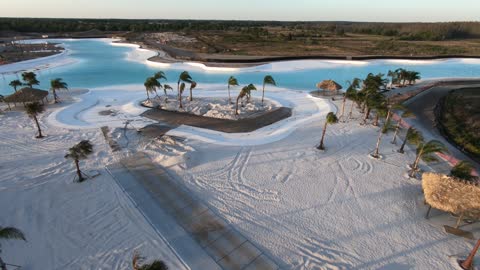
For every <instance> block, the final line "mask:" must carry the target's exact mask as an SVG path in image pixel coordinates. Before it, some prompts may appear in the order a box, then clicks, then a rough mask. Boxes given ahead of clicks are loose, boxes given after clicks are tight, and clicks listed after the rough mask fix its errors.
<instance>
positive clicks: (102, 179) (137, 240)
mask: <svg viewBox="0 0 480 270" xmlns="http://www.w3.org/2000/svg"><path fill="white" fill-rule="evenodd" d="M76 42H82V41H76ZM102 42H104V41H102ZM85 46H92V43H85ZM98 46H101V47H99V48H100V50H103V49H106V48H108V49H112V50H114V49H113V48H117V47H112V46H111V45H110V43H109V41H108V42H105V43H102V44H100V45H98ZM102 46H105V47H102ZM117 46H122V45H118V44H117ZM66 48H67V53H66V54H65V55H64V56H62V57H59V58H51V59H49V60H45V61H44V62H42V63H40V62H36V63H32V62H30V63H18V64H16V66H8V67H4V71H5V72H6V70H8V72H9V73H10V74H9V75H6V77H8V78H12V77H14V76H15V75H14V74H15V72H16V71H18V70H26V69H33V68H35V67H36V66H38V65H42V66H44V67H45V68H44V69H42V70H41V74H40V75H41V76H39V78H40V80H41V81H42V83H43V81H45V80H46V79H47V78H50V77H57V76H59V77H64V79H65V80H66V81H68V82H70V85H71V87H70V88H71V90H70V91H61V92H60V94H59V95H60V96H59V97H60V101H61V102H60V103H59V104H56V105H53V104H49V105H48V106H47V111H46V112H45V113H43V114H41V115H40V117H39V120H40V125H41V127H42V129H43V131H44V133H45V135H46V137H45V138H44V139H39V140H36V139H35V138H34V135H35V127H34V125H33V123H32V120H31V119H30V118H29V117H27V116H26V114H25V113H23V111H22V109H20V106H19V107H17V108H16V109H14V110H13V111H5V112H3V114H1V115H0V138H1V140H0V148H1V149H2V151H0V160H1V161H2V163H1V165H0V175H2V177H1V181H0V205H2V207H3V210H4V213H5V215H4V216H5V217H8V220H7V219H5V222H7V221H8V223H9V224H11V225H12V226H16V227H19V228H21V229H22V230H23V231H24V232H25V234H26V236H27V239H28V242H27V243H23V242H12V243H8V244H5V245H3V243H2V248H4V247H8V248H5V250H4V251H3V252H2V256H4V257H6V258H8V259H9V262H11V263H13V264H17V265H22V266H24V267H25V268H27V267H31V268H34V269H36V268H39V269H92V268H95V269H96V268H104V269H130V267H131V257H132V254H133V251H134V250H138V251H140V252H141V253H142V254H143V255H144V256H146V257H148V258H156V259H162V260H164V261H165V262H166V263H167V264H168V265H169V267H170V269H196V268H195V265H188V263H186V260H185V261H184V260H183V259H182V257H189V256H191V254H182V252H181V250H177V249H175V248H174V246H172V245H170V243H169V242H168V239H170V238H171V237H172V236H171V235H164V234H165V232H162V228H161V226H157V225H156V224H155V222H152V221H153V220H154V219H153V218H152V216H151V215H155V212H147V211H145V210H142V207H138V208H137V206H138V205H142V204H144V203H145V202H150V201H152V203H154V202H153V200H151V198H150V197H148V198H147V197H145V199H142V197H140V198H132V197H129V195H127V193H125V192H124V189H122V186H121V185H118V184H117V183H118V182H117V181H115V177H118V176H115V175H113V176H112V175H110V174H109V171H108V170H107V169H105V167H108V166H114V165H115V164H118V163H119V162H122V161H124V160H126V159H128V158H129V157H130V158H131V157H132V156H133V157H135V154H138V153H144V154H145V155H146V157H148V159H150V160H151V161H152V162H153V163H154V165H155V166H159V168H161V170H165V171H166V172H167V173H168V175H169V177H170V178H171V179H172V180H173V181H175V184H176V185H178V186H180V187H181V188H182V189H185V190H186V191H188V193H191V194H192V197H194V198H195V199H198V200H199V201H200V202H201V203H202V205H206V206H208V208H209V209H210V211H211V212H212V213H213V214H214V215H215V216H216V217H218V218H219V219H220V220H221V221H222V224H223V223H224V224H228V226H231V227H233V228H235V230H236V231H238V233H239V234H240V235H241V236H242V237H244V238H245V240H248V242H250V243H252V245H254V247H255V248H256V249H258V254H262V255H265V257H266V258H268V259H269V260H272V261H274V263H275V264H276V265H278V266H279V267H280V269H411V268H416V269H451V268H452V262H451V260H452V259H451V258H452V257H459V256H460V257H461V256H464V255H465V254H467V253H468V252H469V251H470V250H471V248H472V245H473V244H472V242H471V241H469V240H466V239H463V238H460V237H457V236H454V235H451V234H447V233H445V231H444V229H443V227H442V225H444V224H448V225H451V226H453V225H454V223H455V221H456V220H455V218H453V217H450V216H449V214H446V213H442V212H440V211H433V212H432V216H433V217H435V218H432V220H426V219H425V218H424V216H425V213H426V211H427V206H425V205H424V203H423V201H424V196H423V194H422V187H421V181H419V180H416V179H412V178H409V177H408V176H407V170H408V164H411V163H412V162H413V160H414V159H415V150H414V149H413V148H412V147H410V146H407V148H406V153H405V154H400V153H398V152H397V150H398V148H399V147H400V143H401V140H400V139H399V140H398V142H397V144H392V143H391V140H392V135H393V134H392V133H389V134H387V135H385V136H384V139H383V140H382V143H381V145H380V155H381V158H380V159H373V158H371V157H370V154H371V153H372V152H373V150H374V149H375V145H376V142H377V137H378V134H379V129H380V127H374V126H372V125H371V120H369V122H368V124H367V125H360V123H361V118H362V114H361V113H360V112H359V111H358V110H357V109H356V107H354V110H353V117H352V118H351V119H349V118H348V117H344V118H343V119H342V121H344V122H342V121H341V122H339V123H337V124H332V125H329V126H328V129H327V131H326V138H325V146H326V150H325V151H319V150H317V149H316V146H318V143H319V141H320V137H321V134H322V130H323V128H324V123H325V116H326V115H327V113H328V112H338V114H340V110H341V108H342V101H341V100H340V99H337V100H335V101H332V100H331V99H330V98H329V99H321V98H315V97H312V96H311V95H309V93H310V92H311V91H312V90H313V89H312V88H313V87H314V85H315V83H317V82H318V81H320V80H322V79H328V78H332V77H334V79H337V78H338V79H337V80H338V81H340V82H342V84H344V81H345V80H346V79H347V78H348V79H352V78H353V76H356V75H357V74H359V75H358V76H360V75H363V74H365V75H366V74H368V73H369V72H377V71H380V70H384V69H387V70H385V71H384V72H386V71H388V69H389V68H391V67H392V66H407V67H410V66H415V67H416V68H417V69H420V70H422V72H423V73H422V75H423V76H425V77H426V78H428V79H432V80H433V79H434V78H438V77H447V76H446V75H447V74H450V75H451V77H457V78H458V77H473V76H476V70H477V69H479V67H478V66H480V65H478V63H477V62H476V60H469V59H454V60H445V61H433V62H429V61H419V62H415V61H400V60H391V61H388V60H386V61H385V62H375V61H374V62H369V61H364V62H362V61H360V62H335V61H334V62H325V61H295V62H282V63H271V64H267V65H263V66H260V67H255V68H246V69H227V70H222V69H209V68H205V67H203V66H200V67H199V66H197V65H192V64H189V63H183V64H177V65H170V64H162V65H160V64H158V65H157V64H154V65H153V66H149V65H152V63H147V62H146V59H147V58H148V57H150V56H151V54H152V52H149V51H144V50H139V49H136V48H132V47H130V48H129V47H120V49H119V50H120V52H119V53H120V54H123V55H124V57H125V58H126V59H129V60H127V61H128V62H121V64H122V66H120V67H119V66H117V65H112V61H114V60H112V59H109V58H107V57H106V56H105V55H103V57H105V59H104V58H101V57H100V56H101V55H95V56H96V57H97V58H99V59H98V62H97V63H98V66H95V65H94V64H92V63H88V61H86V60H85V59H90V58H88V57H85V58H81V56H82V55H81V53H79V52H78V51H77V52H72V51H70V52H68V46H66ZM85 62H87V63H85ZM82 65H88V66H89V67H90V68H89V69H86V68H85V69H83V68H84V66H82ZM52 67H53V68H52ZM186 67H190V68H191V69H189V70H190V71H191V74H192V76H193V77H194V78H198V79H197V80H198V82H199V87H198V88H197V89H195V90H194V91H195V92H194V95H195V96H198V97H204V98H213V97H215V98H218V97H224V98H227V95H228V92H227V89H226V88H227V86H226V79H228V76H230V73H235V74H238V77H239V78H240V79H243V80H242V84H246V83H249V82H250V81H251V82H252V83H256V84H257V86H258V87H257V88H258V89H261V87H262V86H261V80H259V78H263V76H264V75H265V74H267V73H270V74H272V75H273V76H274V77H275V78H276V79H277V83H278V87H273V86H269V87H268V88H267V90H266V91H265V96H266V98H268V99H269V100H272V102H275V103H277V104H280V105H281V106H282V107H289V108H291V110H292V115H291V117H288V118H286V119H283V120H280V121H278V122H276V123H274V124H272V125H269V126H266V127H263V128H260V129H258V130H255V131H251V132H247V133H231V134H229V133H223V132H219V131H212V130H205V129H202V128H198V127H190V126H179V127H177V128H174V129H172V130H170V131H168V132H167V133H166V136H164V137H162V138H155V137H153V138H152V137H146V136H143V134H142V133H141V132H140V133H139V132H137V130H139V129H141V128H142V127H144V126H147V125H150V124H154V123H155V121H153V120H152V119H148V118H144V117H142V116H141V114H142V113H144V112H145V111H146V110H147V108H144V107H142V106H140V102H141V101H143V100H145V99H146V95H145V88H144V86H143V85H142V82H143V80H144V78H145V77H146V76H151V74H153V71H154V70H161V69H164V70H165V71H166V73H167V76H168V77H169V82H171V85H176V76H178V73H179V70H180V71H181V70H184V69H185V68H186ZM460 67H461V68H460ZM99 69H110V70H106V71H105V73H102V74H103V77H102V78H103V79H102V78H99V77H97V74H96V72H97V71H98V70H99ZM0 70H1V69H0ZM81 70H83V71H84V72H82V73H81V72H80V71H81ZM87 70H89V72H87ZM112 70H113V71H115V72H117V76H115V77H112V75H111V74H112V73H114V72H113V71H112ZM332 70H333V71H332ZM110 72H112V73H110ZM127 72H128V73H127ZM118 74H120V75H118ZM124 74H130V77H128V78H124V77H126V75H125V76H122V75H124ZM363 77H364V76H363ZM138 78H142V80H139V79H138ZM313 78H315V79H313ZM102 80H103V81H102ZM342 80H343V81H342ZM224 81H225V82H224ZM132 82H135V83H132ZM40 86H42V84H41V85H40ZM415 87H416V86H412V87H411V88H404V89H402V91H408V90H409V89H414V88H415ZM419 87H421V85H420V86H419ZM79 88H81V89H79ZM85 88H88V90H86V89H85ZM234 91H235V94H238V91H239V88H235V90H234ZM184 95H185V97H186V94H184ZM253 97H254V98H259V97H261V91H257V92H253ZM185 100H186V99H185ZM185 102H188V101H187V100H186V101H185ZM350 106H351V102H350V101H348V102H347V108H348V109H349V108H350ZM354 106H355V105H354ZM2 109H6V107H2ZM105 110H110V111H112V112H114V113H110V114H100V112H103V111H105ZM233 113H234V112H233V111H232V114H233ZM346 115H347V114H346ZM405 121H406V122H408V123H414V121H415V120H413V119H412V120H411V119H405ZM411 121H412V122H411ZM105 126H107V127H108V131H106V132H103V133H102V131H101V127H105ZM125 127H126V129H124V128H125ZM404 135H405V130H403V131H402V132H401V136H400V137H401V138H402V139H403V136H404ZM432 136H434V137H435V136H436V135H435V134H433V135H432ZM106 137H108V138H109V139H111V140H114V141H115V142H116V143H117V145H118V147H119V148H118V149H117V150H115V149H112V148H111V147H110V146H109V144H108V142H107V141H108V140H105V138H106ZM435 138H436V137H435ZM83 139H89V140H91V141H92V143H93V144H94V154H93V155H92V156H91V157H89V158H88V159H87V160H86V161H82V168H83V169H84V170H85V172H86V173H87V174H91V175H93V174H95V173H94V171H97V172H98V173H100V175H99V176H97V177H95V178H93V179H89V180H88V181H86V182H83V183H73V178H74V176H75V171H74V164H73V162H72V161H71V160H67V159H65V158H64V155H65V153H66V151H67V149H68V148H69V147H71V146H72V145H74V144H75V143H78V142H79V141H80V140H83ZM434 168H436V169H437V168H438V169H440V170H441V171H440V172H448V171H449V169H450V167H449V166H448V164H446V163H440V164H437V165H436V166H434ZM421 169H422V170H424V171H430V170H432V167H430V166H428V165H427V164H423V163H422V165H421ZM153 170H154V168H153ZM147 191H148V190H147ZM145 196H148V195H145ZM160 205H161V204H160ZM156 207H158V205H156ZM166 212H168V209H167V211H166ZM439 220H440V221H439ZM2 223H3V221H2ZM177 225H178V226H181V224H177ZM462 229H464V230H468V231H471V232H473V234H474V235H475V236H476V237H477V238H478V235H479V232H480V228H479V226H478V224H474V225H465V226H463V227H462ZM242 243H243V242H242ZM206 254H207V255H208V254H210V253H208V251H206ZM212 256H213V255H212ZM216 259H217V260H218V259H219V261H221V258H216Z"/></svg>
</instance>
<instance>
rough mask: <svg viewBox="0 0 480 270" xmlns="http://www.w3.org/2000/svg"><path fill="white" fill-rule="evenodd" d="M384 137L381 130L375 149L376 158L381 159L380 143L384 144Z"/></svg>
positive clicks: (374, 155)
mask: <svg viewBox="0 0 480 270" xmlns="http://www.w3.org/2000/svg"><path fill="white" fill-rule="evenodd" d="M382 136H383V132H382V130H380V135H378V139H377V146H376V147H375V152H374V153H373V157H374V158H379V157H380V155H379V151H380V143H381V142H382Z"/></svg>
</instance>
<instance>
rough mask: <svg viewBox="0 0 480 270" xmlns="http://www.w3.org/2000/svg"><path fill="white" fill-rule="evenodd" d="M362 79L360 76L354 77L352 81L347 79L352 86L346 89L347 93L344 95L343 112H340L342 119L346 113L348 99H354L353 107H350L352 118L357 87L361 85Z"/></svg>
mask: <svg viewBox="0 0 480 270" xmlns="http://www.w3.org/2000/svg"><path fill="white" fill-rule="evenodd" d="M361 81H362V80H360V79H358V78H355V79H353V81H352V82H350V81H347V83H348V84H350V86H349V87H348V88H347V91H345V94H344V95H343V103H342V113H341V114H340V117H339V119H342V118H343V116H344V114H345V105H346V103H347V99H350V100H352V107H351V108H350V109H351V112H350V118H351V114H352V113H353V100H354V99H355V98H356V93H357V89H358V88H359V87H360V83H361Z"/></svg>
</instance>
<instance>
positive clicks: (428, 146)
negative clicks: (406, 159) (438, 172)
mask: <svg viewBox="0 0 480 270" xmlns="http://www.w3.org/2000/svg"><path fill="white" fill-rule="evenodd" d="M446 152H448V149H447V148H446V147H445V145H443V144H442V143H441V142H439V141H436V140H431V141H429V142H428V143H421V144H419V145H418V147H417V156H416V158H415V161H414V162H413V164H412V169H411V170H410V172H409V173H408V175H409V176H410V177H412V178H413V177H415V173H416V172H417V171H418V164H419V163H420V160H423V161H425V162H433V161H438V158H437V157H435V156H434V154H435V153H446Z"/></svg>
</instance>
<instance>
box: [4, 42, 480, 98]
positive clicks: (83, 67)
mask: <svg viewBox="0 0 480 270" xmlns="http://www.w3.org/2000/svg"><path fill="white" fill-rule="evenodd" d="M62 42H63V43H65V44H66V46H67V47H68V48H69V50H70V51H71V54H70V57H72V58H74V59H76V60H77V61H76V62H75V63H74V64H70V65H67V66H63V67H62V66H60V67H55V68H51V69H47V70H41V71H38V72H37V74H38V79H39V80H40V82H41V85H40V88H42V89H48V88H49V81H50V79H52V78H63V79H64V81H66V82H67V83H68V84H69V86H70V88H94V87H104V86H114V85H124V84H143V82H144V80H145V78H146V77H147V76H151V75H152V74H153V73H154V72H156V71H159V70H163V71H164V72H165V73H166V74H167V77H168V79H169V82H170V83H172V84H174V82H175V81H176V78H177V77H178V74H179V73H180V72H181V71H183V70H188V71H189V72H190V74H191V75H192V77H193V78H194V80H196V81H197V82H198V83H199V84H202V83H220V84H225V82H226V81H227V79H228V77H229V76H231V75H234V76H236V77H237V78H238V79H239V81H240V83H241V84H248V83H255V84H261V82H262V80H263V76H264V75H266V74H271V75H273V76H274V77H275V79H276V81H277V84H278V86H280V87H285V88H292V89H299V90H309V89H314V86H315V83H317V82H318V81H321V80H324V79H333V80H335V81H337V82H339V83H340V84H342V85H346V81H347V80H351V79H352V78H354V77H360V78H362V77H365V76H366V75H367V74H368V73H370V72H372V73H379V72H381V73H386V72H387V71H388V70H389V69H396V68H400V67H402V68H406V69H412V70H416V71H419V72H421V74H422V77H423V78H438V77H478V76H480V60H462V59H452V60H441V61H428V62H425V61H422V62H414V61H400V62H398V61H369V62H368V63H364V64H361V65H359V64H351V63H348V62H343V63H340V62H338V61H337V62H324V61H318V63H322V64H321V66H320V67H318V66H317V67H313V68H307V67H305V66H303V67H302V65H301V64H299V62H283V63H276V64H275V66H276V67H280V68H273V69H270V68H269V66H266V67H262V68H261V70H257V69H240V70H235V71H217V70H216V71H207V70H203V69H200V68H198V67H193V66H188V65H182V66H176V67H175V66H172V67H168V68H160V67H155V66H151V65H147V64H145V63H141V62H136V61H131V60H128V59H127V58H126V56H127V54H128V53H129V52H131V51H132V50H135V48H133V47H122V46H112V45H111V44H109V43H108V42H105V41H102V40H64V41H62ZM310 63H311V62H310ZM17 76H18V75H14V74H2V77H0V93H1V94H9V93H11V92H13V90H12V89H11V88H10V87H9V86H8V83H9V82H10V81H11V80H13V79H16V78H17Z"/></svg>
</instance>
